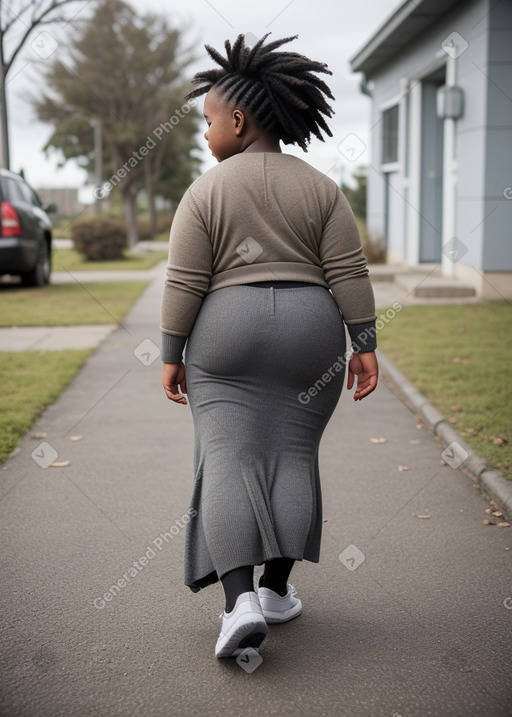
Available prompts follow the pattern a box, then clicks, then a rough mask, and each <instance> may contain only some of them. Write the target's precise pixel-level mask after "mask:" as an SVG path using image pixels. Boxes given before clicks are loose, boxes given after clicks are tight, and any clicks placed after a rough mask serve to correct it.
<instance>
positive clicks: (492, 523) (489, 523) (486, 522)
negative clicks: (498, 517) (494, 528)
mask: <svg viewBox="0 0 512 717" xmlns="http://www.w3.org/2000/svg"><path fill="white" fill-rule="evenodd" d="M483 523H484V525H496V523H494V522H493V521H492V520H487V518H486V519H485V520H484V521H483Z"/></svg>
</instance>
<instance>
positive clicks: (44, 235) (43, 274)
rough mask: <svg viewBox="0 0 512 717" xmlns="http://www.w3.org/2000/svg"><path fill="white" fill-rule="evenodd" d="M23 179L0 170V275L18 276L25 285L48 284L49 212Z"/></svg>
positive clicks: (50, 234) (50, 247)
mask: <svg viewBox="0 0 512 717" xmlns="http://www.w3.org/2000/svg"><path fill="white" fill-rule="evenodd" d="M55 211H57V208H56V207H55V205H54V204H48V205H44V204H42V202H41V200H40V199H39V197H38V196H37V194H36V193H35V192H34V190H33V189H32V188H31V187H29V185H28V184H27V183H26V182H25V180H24V179H23V178H22V177H20V176H19V175H18V174H14V172H9V171H8V170H6V169H0V276H1V275H3V274H13V275H19V276H20V277H21V281H22V283H23V284H24V285H25V286H44V285H45V284H48V283H49V282H50V274H51V267H52V224H51V221H50V219H49V218H48V213H49V212H55Z"/></svg>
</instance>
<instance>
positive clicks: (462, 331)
mask: <svg viewBox="0 0 512 717" xmlns="http://www.w3.org/2000/svg"><path fill="white" fill-rule="evenodd" d="M465 330H466V329H465V328H464V326H459V328H458V329H457V333H458V334H463V333H464V331H465Z"/></svg>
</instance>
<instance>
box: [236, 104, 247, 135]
mask: <svg viewBox="0 0 512 717" xmlns="http://www.w3.org/2000/svg"><path fill="white" fill-rule="evenodd" d="M233 126H234V129H235V134H236V136H237V137H240V135H241V134H242V133H243V131H244V128H245V116H244V113H243V112H242V111H241V110H233Z"/></svg>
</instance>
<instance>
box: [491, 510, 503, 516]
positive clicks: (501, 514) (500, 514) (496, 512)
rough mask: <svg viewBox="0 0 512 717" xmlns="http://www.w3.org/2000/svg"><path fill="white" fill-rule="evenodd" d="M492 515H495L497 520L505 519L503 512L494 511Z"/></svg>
mask: <svg viewBox="0 0 512 717" xmlns="http://www.w3.org/2000/svg"><path fill="white" fill-rule="evenodd" d="M492 514H493V515H495V516H496V517H497V518H503V513H502V512H501V510H493V511H492Z"/></svg>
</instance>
